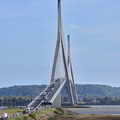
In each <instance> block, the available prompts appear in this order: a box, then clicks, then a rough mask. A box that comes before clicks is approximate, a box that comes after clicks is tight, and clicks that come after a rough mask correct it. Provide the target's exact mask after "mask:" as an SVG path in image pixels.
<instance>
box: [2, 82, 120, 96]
mask: <svg viewBox="0 0 120 120" xmlns="http://www.w3.org/2000/svg"><path fill="white" fill-rule="evenodd" d="M45 88H46V85H26V86H12V87H6V88H0V96H11V95H13V96H36V95H38V94H39V93H40V92H42V91H43V90H44V89H45ZM76 88H77V93H78V97H79V98H83V97H100V98H101V97H106V96H111V97H117V98H120V94H119V92H120V87H111V86H108V85H91V84H86V85H79V84H77V85H76Z"/></svg>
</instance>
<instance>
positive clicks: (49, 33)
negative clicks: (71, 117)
mask: <svg viewBox="0 0 120 120" xmlns="http://www.w3.org/2000/svg"><path fill="white" fill-rule="evenodd" d="M62 24H63V31H64V39H65V43H66V41H67V35H68V34H69V35H70V36H71V59H72V65H73V72H74V79H75V83H77V84H102V85H103V84H105V85H110V86H113V87H120V0H62ZM56 31H57V0H0V88H2V87H9V86H14V85H41V84H48V83H49V81H50V74H51V63H52V58H53V49H54V44H55V38H56Z"/></svg>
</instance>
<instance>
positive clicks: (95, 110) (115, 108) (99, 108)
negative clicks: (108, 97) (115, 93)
mask: <svg viewBox="0 0 120 120" xmlns="http://www.w3.org/2000/svg"><path fill="white" fill-rule="evenodd" d="M87 106H88V107H90V108H70V110H71V111H73V112H75V113H81V114H108V115H120V105H87Z"/></svg>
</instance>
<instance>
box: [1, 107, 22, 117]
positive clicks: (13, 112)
mask: <svg viewBox="0 0 120 120" xmlns="http://www.w3.org/2000/svg"><path fill="white" fill-rule="evenodd" d="M20 111H23V109H16V108H13V109H5V110H1V111H0V115H1V114H2V113H8V114H15V113H18V112H20Z"/></svg>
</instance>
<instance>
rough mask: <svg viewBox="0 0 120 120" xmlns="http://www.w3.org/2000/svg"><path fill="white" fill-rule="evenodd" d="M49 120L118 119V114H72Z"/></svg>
mask: <svg viewBox="0 0 120 120" xmlns="http://www.w3.org/2000/svg"><path fill="white" fill-rule="evenodd" d="M50 120H120V115H96V114H72V115H61V116H59V117H57V118H54V119H50Z"/></svg>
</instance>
